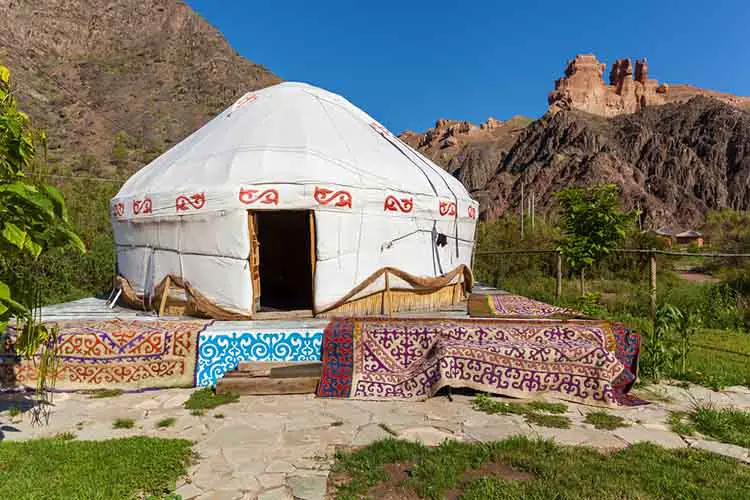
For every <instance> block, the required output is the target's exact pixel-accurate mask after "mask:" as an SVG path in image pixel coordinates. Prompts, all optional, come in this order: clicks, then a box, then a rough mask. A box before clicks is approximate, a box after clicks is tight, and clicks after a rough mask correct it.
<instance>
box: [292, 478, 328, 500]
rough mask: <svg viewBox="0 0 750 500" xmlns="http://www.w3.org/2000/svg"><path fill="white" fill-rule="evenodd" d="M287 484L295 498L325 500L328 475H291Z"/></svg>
mask: <svg viewBox="0 0 750 500" xmlns="http://www.w3.org/2000/svg"><path fill="white" fill-rule="evenodd" d="M287 484H288V485H289V488H290V489H291V490H292V495H293V496H294V497H295V498H299V499H300V500H324V499H325V496H326V488H327V484H328V476H291V477H290V478H289V479H288V483H287Z"/></svg>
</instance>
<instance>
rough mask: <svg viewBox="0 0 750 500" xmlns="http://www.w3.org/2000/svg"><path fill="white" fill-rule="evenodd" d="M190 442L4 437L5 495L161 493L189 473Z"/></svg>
mask: <svg viewBox="0 0 750 500" xmlns="http://www.w3.org/2000/svg"><path fill="white" fill-rule="evenodd" d="M190 445H191V443H190V441H186V440H181V439H180V440H177V439H155V438H147V437H135V438H124V439H111V440H107V441H70V440H64V439H59V438H52V439H33V440H30V441H25V442H7V441H4V442H0V498H12V499H14V500H36V499H42V498H43V499H45V500H68V499H76V500H83V499H86V500H109V499H115V498H117V499H135V498H139V497H141V495H142V494H145V495H155V496H157V497H158V498H161V496H162V495H164V494H165V493H168V492H169V491H171V490H174V486H175V481H176V480H177V479H178V478H179V477H180V476H182V475H184V474H186V473H187V469H186V466H187V465H188V461H189V459H190V456H191V451H190Z"/></svg>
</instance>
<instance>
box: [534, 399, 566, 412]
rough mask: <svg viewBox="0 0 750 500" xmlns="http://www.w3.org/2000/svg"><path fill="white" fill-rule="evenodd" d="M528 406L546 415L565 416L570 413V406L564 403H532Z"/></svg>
mask: <svg viewBox="0 0 750 500" xmlns="http://www.w3.org/2000/svg"><path fill="white" fill-rule="evenodd" d="M526 406H528V407H529V408H532V409H534V410H537V411H541V412H544V413H557V414H563V413H565V412H567V411H568V405H566V404H564V403H547V402H546V401H532V402H530V403H527V404H526Z"/></svg>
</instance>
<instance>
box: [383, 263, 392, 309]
mask: <svg viewBox="0 0 750 500" xmlns="http://www.w3.org/2000/svg"><path fill="white" fill-rule="evenodd" d="M383 313H384V314H385V315H386V316H390V315H391V283H390V280H389V279H388V271H387V270H386V272H385V292H384V293H383Z"/></svg>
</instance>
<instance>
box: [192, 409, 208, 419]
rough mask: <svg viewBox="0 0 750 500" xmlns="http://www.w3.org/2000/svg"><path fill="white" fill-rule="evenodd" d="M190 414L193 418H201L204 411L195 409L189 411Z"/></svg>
mask: <svg viewBox="0 0 750 500" xmlns="http://www.w3.org/2000/svg"><path fill="white" fill-rule="evenodd" d="M190 414H191V415H192V416H194V417H202V416H203V415H205V414H206V410H201V409H199V408H196V409H195V410H190Z"/></svg>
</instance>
